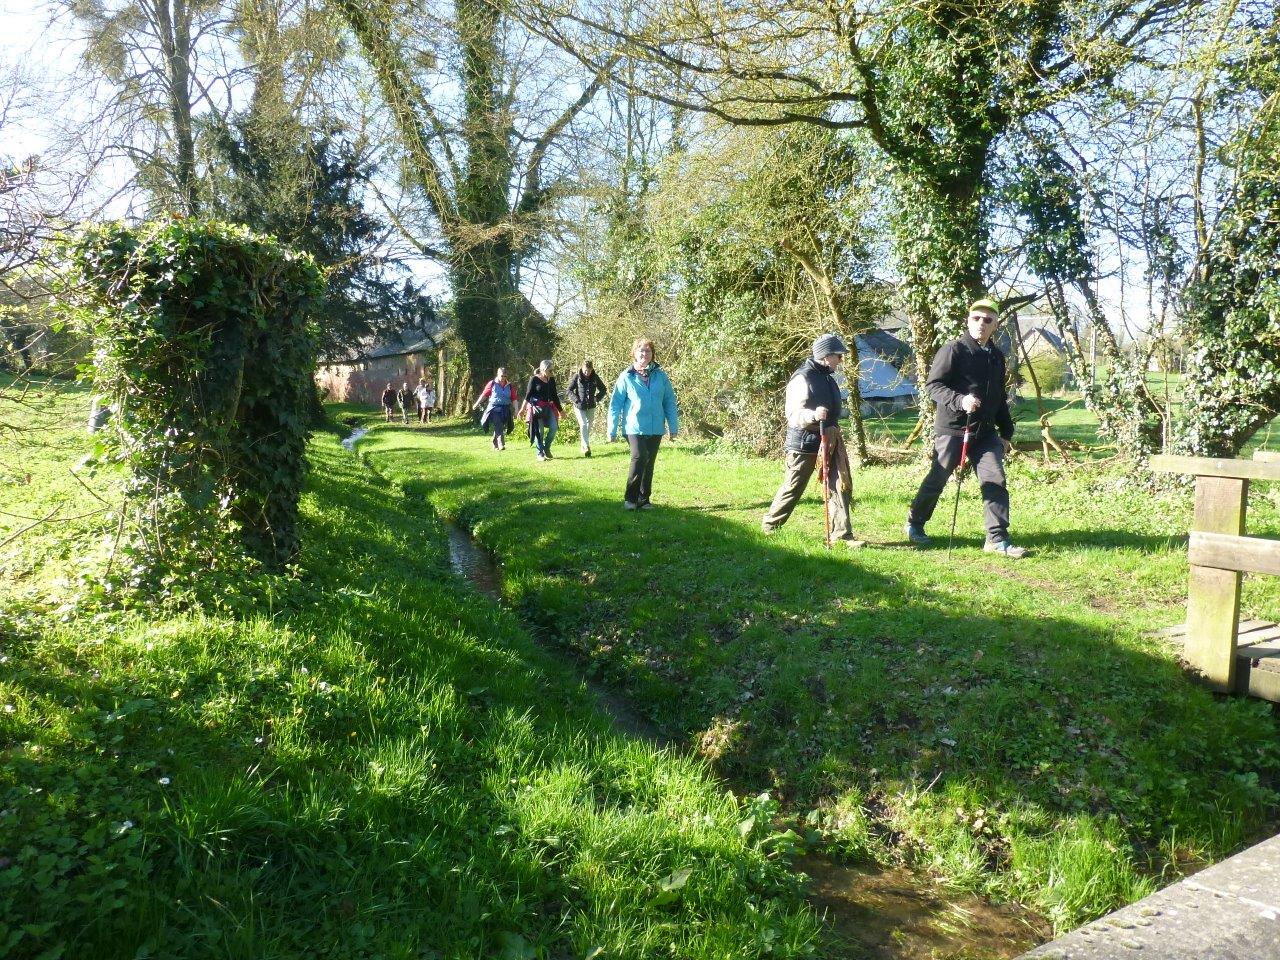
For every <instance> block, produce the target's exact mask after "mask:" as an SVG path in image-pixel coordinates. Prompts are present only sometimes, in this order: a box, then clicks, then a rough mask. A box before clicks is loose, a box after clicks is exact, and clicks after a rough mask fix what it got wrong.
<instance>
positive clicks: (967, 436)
mask: <svg viewBox="0 0 1280 960" xmlns="http://www.w3.org/2000/svg"><path fill="white" fill-rule="evenodd" d="M971 439H973V414H972V413H969V414H966V415H965V418H964V437H963V438H962V439H961V441H960V466H959V467H957V468H956V504H955V506H954V507H952V509H951V533H950V535H948V537H947V557H948V558H949V557H950V556H951V544H952V543H953V542H954V541H955V538H956V517H957V516H959V514H960V484H962V483H964V468H965V467H966V466H967V465H968V462H969V441H970V440H971Z"/></svg>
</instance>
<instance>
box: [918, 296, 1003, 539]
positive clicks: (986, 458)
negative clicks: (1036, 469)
mask: <svg viewBox="0 0 1280 960" xmlns="http://www.w3.org/2000/svg"><path fill="white" fill-rule="evenodd" d="M999 325H1000V308H999V306H998V305H997V304H996V303H995V301H993V300H979V301H978V302H977V303H975V304H974V305H973V306H971V307H970V308H969V318H968V321H967V323H966V332H965V333H963V334H961V335H960V337H959V338H958V339H956V340H952V341H951V342H950V343H947V344H945V345H944V346H943V347H942V349H940V350H939V351H938V354H937V356H935V357H934V358H933V366H932V367H931V368H930V370H929V380H928V382H927V383H926V385H925V387H926V389H927V390H928V391H929V396H930V397H931V398H932V399H933V402H934V403H935V404H937V408H938V409H937V416H936V417H935V419H934V434H935V439H934V451H933V462H932V464H931V465H930V467H929V473H928V475H927V476H926V477H925V478H924V482H923V483H921V484H920V491H919V492H918V493H917V494H916V498H915V500H913V501H912V503H911V510H910V512H909V513H908V514H907V525H906V528H905V532H906V534H907V538H908V539H909V540H910V541H911V542H912V543H914V544H916V545H917V546H922V547H923V546H927V545H928V544H929V542H930V541H929V537H928V536H927V535H926V534H925V532H924V525H925V524H926V523H928V522H929V518H930V517H932V516H933V510H934V508H935V507H936V506H937V505H938V498H939V497H940V496H941V495H942V491H943V490H944V489H946V486H947V480H948V479H950V477H951V475H952V474H953V473H954V472H955V469H956V467H957V466H959V464H960V448H961V445H962V443H963V437H964V430H965V424H966V423H968V424H970V425H971V427H972V429H973V434H972V438H971V439H970V441H969V450H968V459H969V462H970V463H972V464H973V465H974V469H975V471H976V472H977V474H978V482H979V483H980V484H981V485H982V503H983V506H984V507H985V508H986V520H987V542H986V547H985V549H986V550H987V551H988V552H989V553H1001V554H1004V555H1005V556H1006V557H1010V558H1013V559H1017V558H1019V557H1022V556H1025V555H1026V552H1027V551H1026V550H1024V549H1023V548H1022V547H1015V546H1014V545H1013V543H1012V542H1010V540H1009V491H1008V489H1007V488H1006V486H1005V478H1004V458H1005V455H1006V454H1008V452H1009V450H1010V449H1011V448H1012V446H1013V444H1012V441H1013V417H1011V416H1010V415H1009V401H1008V399H1007V398H1006V396H1005V390H1004V354H1002V353H1001V352H1000V350H999V349H998V348H997V347H996V345H995V342H994V340H995V333H996V328H997V327H998V326H999Z"/></svg>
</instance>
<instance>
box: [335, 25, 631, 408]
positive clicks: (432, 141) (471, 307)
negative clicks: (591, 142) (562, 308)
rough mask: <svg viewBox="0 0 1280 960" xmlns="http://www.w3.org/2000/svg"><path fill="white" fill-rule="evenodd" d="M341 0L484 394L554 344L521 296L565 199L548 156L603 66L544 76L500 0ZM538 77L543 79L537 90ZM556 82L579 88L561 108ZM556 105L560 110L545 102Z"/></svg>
mask: <svg viewBox="0 0 1280 960" xmlns="http://www.w3.org/2000/svg"><path fill="white" fill-rule="evenodd" d="M333 2H334V4H335V6H336V7H337V9H338V10H339V11H340V12H341V13H342V15H343V17H344V18H345V20H346V22H347V23H348V24H349V25H350V27H351V30H352V32H353V33H354V34H355V36H356V38H357V40H358V41H359V43H360V47H361V49H362V51H363V53H364V56H365V58H366V60H367V61H368V64H369V66H370V68H371V69H372V71H373V73H374V75H375V76H376V78H377V82H378V86H379V89H380V91H381V94H382V98H383V100H384V101H385V102H386V104H387V106H388V108H389V109H390V111H391V114H392V116H393V118H394V121H395V125H396V129H397V132H398V134H399V142H400V146H401V148H402V150H403V152H404V168H405V171H406V175H407V179H408V180H409V181H410V184H411V186H412V187H413V188H414V189H416V190H417V191H418V192H419V193H420V194H421V196H422V198H423V200H424V201H425V204H426V207H427V210H428V212H429V215H430V219H431V220H432V222H433V223H432V225H433V227H434V228H435V230H436V231H438V236H439V241H438V242H434V241H424V240H421V239H420V240H419V249H420V250H421V252H423V253H424V254H426V255H428V256H432V257H434V258H436V259H438V260H439V261H440V262H442V263H443V264H444V265H445V266H446V268H447V270H448V275H449V281H450V285H451V287H452V291H453V314H454V318H455V324H456V329H457V333H458V336H459V337H460V338H461V340H462V341H463V343H465V344H466V348H467V354H468V357H469V361H470V370H471V385H472V387H473V388H474V389H478V388H479V386H480V385H481V384H483V383H484V381H485V379H487V377H488V376H490V375H491V374H492V371H493V368H494V367H496V366H498V365H499V364H504V363H508V362H510V361H512V360H515V359H523V360H527V359H531V358H533V357H536V356H538V355H545V354H546V353H547V352H549V349H550V345H551V339H552V337H551V330H550V326H549V324H548V323H547V321H546V319H545V318H544V317H543V316H542V315H541V314H540V313H539V312H538V311H537V310H536V309H535V308H534V306H533V305H532V304H531V303H530V302H529V301H528V299H527V298H526V297H525V295H524V294H523V293H522V291H521V287H520V282H521V268H522V266H523V265H524V264H525V263H526V261H527V259H528V258H529V257H530V256H532V255H533V253H534V252H535V251H536V249H537V246H538V244H539V242H540V241H541V240H542V238H543V235H544V227H545V222H544V217H545V215H546V214H547V212H548V210H549V208H550V207H551V205H552V203H553V201H554V199H555V198H556V195H557V187H556V183H555V182H554V181H553V180H552V179H551V178H549V177H548V175H547V174H548V166H549V163H550V161H549V157H550V156H551V154H552V152H553V150H554V149H555V148H556V147H557V146H558V145H559V144H560V142H561V141H562V140H563V139H564V138H565V137H566V135H567V134H568V132H569V130H570V127H571V125H572V124H574V122H575V119H577V118H578V117H579V116H580V114H582V112H583V110H584V109H585V108H586V106H587V105H588V104H589V103H590V102H591V101H592V99H593V98H594V97H595V95H596V92H597V91H598V90H599V88H600V83H601V78H602V76H603V73H604V71H605V70H606V69H607V66H606V67H604V68H602V69H601V70H600V71H597V72H596V74H595V76H593V77H589V78H587V79H586V82H585V83H582V82H579V83H577V84H576V85H575V84H574V81H573V79H572V78H565V77H559V78H550V79H553V80H555V81H556V82H555V83H552V84H547V83H546V81H547V79H548V77H547V75H546V74H547V69H546V63H547V57H546V56H545V51H543V54H542V57H541V60H540V62H539V63H535V62H534V61H535V59H536V57H535V56H533V55H528V54H527V55H525V56H524V57H522V56H521V49H522V47H523V46H524V44H523V43H522V40H523V39H527V38H521V37H520V36H519V35H518V34H519V32H520V31H519V29H518V28H517V27H516V26H515V25H514V24H513V23H512V22H511V20H510V17H509V13H508V9H507V7H506V5H505V4H504V3H501V2H491V0H457V2H456V3H455V4H454V5H453V9H452V13H451V16H444V15H439V14H437V13H436V12H434V11H431V10H429V9H425V8H424V9H423V10H421V11H417V10H415V9H414V8H413V7H411V6H408V5H400V4H393V3H390V2H387V0H374V2H365V0H333ZM539 82H541V83H543V88H542V89H540V90H538V91H536V93H534V94H532V95H530V94H528V92H527V91H526V90H525V88H526V87H528V86H530V85H531V84H536V83H539ZM557 88H559V89H566V88H568V89H570V90H571V91H573V92H571V93H570V94H569V95H568V96H567V97H565V98H564V99H563V101H562V102H559V103H557ZM451 90H456V91H457V92H458V96H457V97H456V98H453V99H452V101H451V100H450V98H449V96H448V94H449V92H450V91H451ZM574 93H576V96H574V95H573V94H574ZM522 94H523V95H524V96H523V97H522ZM539 100H540V101H541V104H539V103H538V102H537V101H539ZM549 103H551V104H557V105H556V106H555V107H553V108H551V109H550V110H548V109H547V108H546V105H547V104H549ZM450 108H452V109H453V113H452V114H450V113H449V112H448V111H449V109H450ZM539 117H541V119H540V120H539Z"/></svg>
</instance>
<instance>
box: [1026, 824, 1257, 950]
mask: <svg viewBox="0 0 1280 960" xmlns="http://www.w3.org/2000/svg"><path fill="white" fill-rule="evenodd" d="M1023 956H1024V957H1025V958H1027V960H1114V958H1116V957H1146V958H1152V960H1209V958H1212V960H1280V836H1277V837H1272V838H1271V839H1270V840H1266V841H1263V842H1262V843H1260V844H1258V845H1257V846H1254V847H1250V848H1249V849H1248V850H1245V851H1244V852H1243V853H1238V854H1236V855H1235V856H1234V857H1229V858H1228V859H1226V860H1224V861H1222V863H1219V864H1215V865H1214V866H1212V867H1209V868H1208V869H1207V870H1202V871H1201V872H1200V873H1197V874H1196V875H1195V876H1193V877H1188V878H1187V879H1186V880H1182V881H1180V882H1178V883H1175V884H1173V885H1172V886H1169V887H1166V888H1165V889H1163V890H1160V891H1159V892H1157V893H1153V894H1152V895H1151V896H1149V897H1147V898H1146V899H1145V900H1140V901H1138V902H1137V903H1135V904H1132V905H1130V906H1128V907H1125V908H1123V909H1121V910H1117V911H1116V912H1115V913H1113V914H1111V915H1110V916H1106V917H1103V918H1102V919H1101V920H1097V921H1095V922H1093V923H1087V924H1085V925H1084V926H1083V927H1081V928H1080V929H1079V930H1074V931H1072V932H1071V933H1069V934H1067V935H1066V936H1065V937H1061V938H1060V939H1058V940H1055V941H1053V942H1052V943H1047V944H1045V945H1044V946H1042V947H1037V948H1036V949H1035V950H1032V951H1031V952H1030V953H1026V954H1023Z"/></svg>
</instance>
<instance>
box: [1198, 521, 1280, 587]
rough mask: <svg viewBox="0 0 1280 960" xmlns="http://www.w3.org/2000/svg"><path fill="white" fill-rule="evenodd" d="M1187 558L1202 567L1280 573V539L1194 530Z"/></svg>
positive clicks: (1279, 574)
mask: <svg viewBox="0 0 1280 960" xmlns="http://www.w3.org/2000/svg"><path fill="white" fill-rule="evenodd" d="M1187 559H1188V560H1190V561H1191V563H1193V564H1195V565H1196V566H1198V567H1213V568H1215V569H1217V570H1241V571H1243V572H1244V573H1267V574H1271V575H1272V576H1277V577H1280V540H1265V539H1263V538H1262V537H1236V536H1232V535H1231V534H1229V533H1204V532H1202V531H1199V530H1192V531H1191V541H1190V543H1189V544H1188V547H1187Z"/></svg>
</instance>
